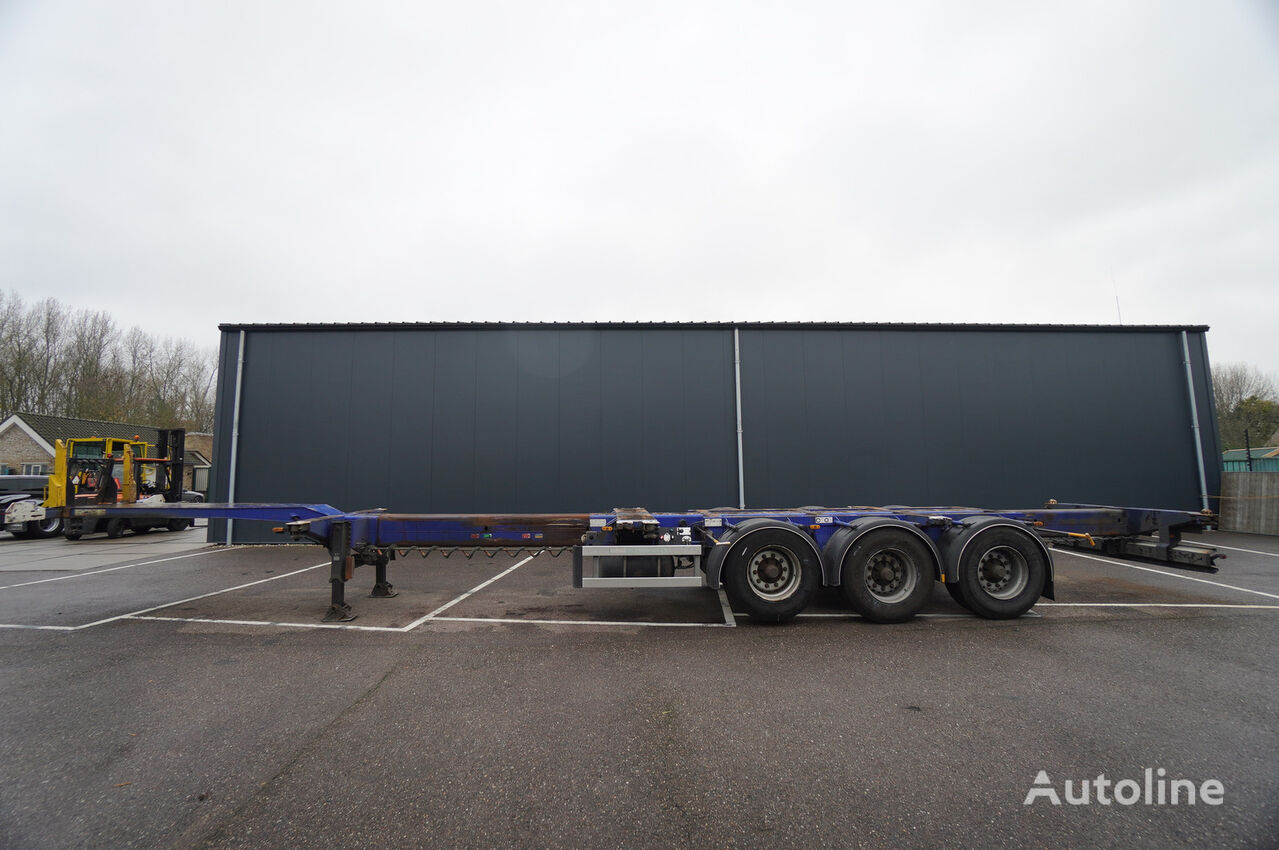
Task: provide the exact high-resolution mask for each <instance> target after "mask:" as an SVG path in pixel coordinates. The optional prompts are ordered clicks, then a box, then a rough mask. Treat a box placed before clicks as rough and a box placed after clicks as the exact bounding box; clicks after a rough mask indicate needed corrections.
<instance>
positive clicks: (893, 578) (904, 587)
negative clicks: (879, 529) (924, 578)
mask: <svg viewBox="0 0 1279 850" xmlns="http://www.w3.org/2000/svg"><path fill="white" fill-rule="evenodd" d="M917 572H918V571H917V570H916V568H915V562H914V560H913V559H912V558H911V557H910V556H909V555H907V554H906V553H905V552H903V551H902V550H900V549H880V550H878V551H877V552H875V553H873V554H872V555H871V556H870V557H869V558H867V559H866V571H865V574H864V577H865V580H866V590H867V591H868V592H869V593H870V595H871V596H873V597H875V599H877V600H879V601H880V602H884V603H887V604H889V605H892V604H896V603H898V602H902V601H903V600H905V599H906V598H907V597H908V596H910V593H911V591H912V590H914V588H915V583H916V582H917V581H918V580H919V579H918V575H917Z"/></svg>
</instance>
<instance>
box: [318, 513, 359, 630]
mask: <svg viewBox="0 0 1279 850" xmlns="http://www.w3.org/2000/svg"><path fill="white" fill-rule="evenodd" d="M354 568H355V558H354V556H353V555H352V554H351V523H349V522H335V523H333V524H332V526H331V527H330V528H329V588H330V591H331V595H330V597H329V612H328V613H327V614H325V615H324V622H326V623H345V622H347V621H349V620H354V619H355V615H354V614H352V613H351V606H350V605H347V604H346V582H347V580H348V579H349V578H351V571H352V570H353V569H354Z"/></svg>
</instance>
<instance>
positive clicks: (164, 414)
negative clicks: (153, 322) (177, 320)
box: [0, 291, 217, 431]
mask: <svg viewBox="0 0 1279 850" xmlns="http://www.w3.org/2000/svg"><path fill="white" fill-rule="evenodd" d="M216 381H217V354H216V352H214V351H212V350H209V349H200V348H197V347H196V346H194V345H193V344H191V343H190V342H189V341H187V340H182V339H177V340H175V339H159V338H157V337H155V336H152V335H151V334H148V333H147V332H145V331H143V330H141V329H140V328H136V327H135V328H130V329H129V330H128V331H122V330H121V329H120V328H119V327H118V326H117V325H116V323H115V320H114V319H113V318H112V317H111V316H110V314H108V313H105V312H94V311H89V310H81V311H79V312H76V313H71V312H69V311H68V310H67V308H66V307H65V306H63V305H62V304H61V303H60V302H58V301H57V300H55V299H52V298H46V299H44V300H43V301H39V302H37V303H35V304H33V305H30V306H28V305H27V304H25V303H24V302H23V300H22V298H20V297H19V296H18V295H17V294H16V293H5V292H3V291H0V414H2V415H6V416H7V415H8V414H10V413H15V412H19V411H25V412H29V413H47V414H54V415H62V416H75V417H82V418H86V419H103V420H108V421H117V422H137V423H145V424H148V425H153V426H155V427H159V428H170V427H185V428H188V429H193V430H199V431H211V430H213V407H214V387H215V384H216Z"/></svg>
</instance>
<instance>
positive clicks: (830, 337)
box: [741, 328, 1217, 508]
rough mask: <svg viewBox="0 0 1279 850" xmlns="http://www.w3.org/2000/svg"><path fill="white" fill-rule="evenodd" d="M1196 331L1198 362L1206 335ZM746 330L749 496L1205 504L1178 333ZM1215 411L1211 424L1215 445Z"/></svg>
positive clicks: (817, 500)
mask: <svg viewBox="0 0 1279 850" xmlns="http://www.w3.org/2000/svg"><path fill="white" fill-rule="evenodd" d="M1192 337H1196V338H1197V339H1196V343H1195V345H1193V346H1192V351H1198V352H1199V357H1200V358H1202V355H1203V346H1202V333H1194V334H1192ZM741 338H742V378H743V384H744V386H743V399H742V404H743V418H744V430H745V433H746V440H745V445H746V451H745V462H746V489H747V497H748V501H749V502H750V504H752V505H755V506H764V505H765V504H774V505H778V506H783V505H793V504H801V503H804V504H806V503H814V504H829V505H839V504H847V503H848V502H849V501H850V500H855V501H857V502H858V503H861V504H892V503H897V504H960V503H964V504H979V505H983V506H986V507H992V508H995V507H1004V506H1011V505H1022V506H1025V505H1035V504H1038V503H1039V502H1041V501H1042V500H1044V499H1046V498H1058V499H1062V500H1073V499H1074V498H1075V496H1074V494H1077V493H1086V494H1089V496H1088V499H1089V501H1091V502H1093V503H1109V504H1121V505H1142V504H1148V505H1160V506H1170V507H1186V508H1191V507H1196V506H1197V504H1198V500H1199V499H1198V494H1199V485H1198V479H1197V471H1196V468H1195V462H1194V448H1193V434H1192V431H1191V427H1190V425H1191V423H1190V411H1189V401H1188V397H1187V393H1186V387H1185V371H1184V368H1183V366H1182V356H1181V347H1180V336H1179V330H1177V329H1166V330H1165V331H1164V332H1149V331H1146V332H1138V333H1122V332H1115V331H1114V330H1105V331H1103V330H1098V331H1097V332H1088V331H1085V330H1080V329H1070V330H1062V331H1053V330H1052V329H1035V330H1033V331H1031V330H1018V329H972V330H959V329H950V328H948V329H938V330H925V329H918V328H916V329H910V330H894V329H889V330H865V329H863V330H857V331H853V332H848V331H840V330H824V329H801V328H797V329H794V330H785V329H743V331H742V333H741ZM1193 356H1194V355H1193V354H1192V357H1193ZM1196 370H1197V373H1198V374H1197V377H1196V384H1197V388H1198V390H1199V392H1200V394H1201V395H1200V398H1201V399H1202V398H1203V397H1204V396H1203V393H1205V392H1208V393H1209V394H1210V391H1209V390H1207V389H1206V388H1207V382H1206V379H1205V377H1204V374H1205V373H1204V371H1203V364H1202V363H1201V362H1197V364H1196ZM1208 409H1209V408H1208V407H1207V406H1206V405H1204V404H1201V406H1200V411H1201V413H1200V419H1201V427H1202V428H1203V429H1204V430H1205V433H1206V434H1209V435H1212V439H1214V440H1215V427H1213V426H1212V424H1211V419H1208V418H1206V417H1205V415H1204V411H1207V410H1208ZM1204 442H1205V455H1206V456H1207V457H1210V458H1211V457H1215V456H1217V455H1215V454H1213V453H1212V447H1211V446H1209V445H1207V444H1208V443H1209V442H1211V440H1208V439H1205V441H1204ZM1214 486H1216V485H1215V484H1214V483H1212V482H1211V481H1210V483H1209V488H1210V489H1211V488H1212V487H1214Z"/></svg>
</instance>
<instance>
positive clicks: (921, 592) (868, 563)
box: [832, 528, 935, 623]
mask: <svg viewBox="0 0 1279 850" xmlns="http://www.w3.org/2000/svg"><path fill="white" fill-rule="evenodd" d="M833 539H834V538H832V540H833ZM839 563H840V564H841V573H840V575H841V587H842V588H843V591H844V598H845V599H847V600H848V602H849V604H850V605H852V606H853V610H854V611H856V612H857V613H858V614H861V615H862V616H863V617H865V618H866V619H867V620H870V621H871V622H873V623H901V622H905V621H906V620H909V619H910V618H911V617H914V616H915V615H916V614H917V613H919V609H920V608H922V607H924V603H925V602H927V601H928V597H929V594H931V593H932V589H933V577H934V575H935V565H934V563H933V556H932V553H931V552H929V551H928V547H927V546H925V545H924V544H923V542H922V541H921V540H920V539H919V538H918V537H916V536H915V535H914V534H911V533H910V532H909V531H905V530H903V529H900V528H880V529H875V530H873V531H868V532H866V533H864V534H862V535H861V536H860V537H856V538H854V539H853V541H852V544H851V545H849V546H848V548H847V549H846V550H845V552H844V553H843V557H842V558H841V559H840V561H839Z"/></svg>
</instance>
